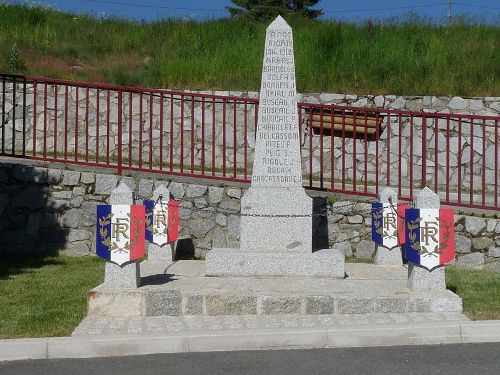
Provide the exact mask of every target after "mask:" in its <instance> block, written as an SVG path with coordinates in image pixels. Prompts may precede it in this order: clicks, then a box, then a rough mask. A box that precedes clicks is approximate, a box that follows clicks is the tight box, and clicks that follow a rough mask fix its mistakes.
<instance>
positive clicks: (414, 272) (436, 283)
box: [408, 262, 446, 291]
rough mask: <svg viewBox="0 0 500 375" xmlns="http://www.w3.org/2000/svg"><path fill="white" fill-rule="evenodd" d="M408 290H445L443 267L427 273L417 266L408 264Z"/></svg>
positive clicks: (426, 270) (424, 269)
mask: <svg viewBox="0 0 500 375" xmlns="http://www.w3.org/2000/svg"><path fill="white" fill-rule="evenodd" d="M408 288H410V289H411V290H432V291H444V290H446V279H445V273H444V267H438V268H435V269H433V270H432V271H429V270H428V269H426V268H424V267H421V266H419V265H416V264H413V263H411V262H409V263H408Z"/></svg>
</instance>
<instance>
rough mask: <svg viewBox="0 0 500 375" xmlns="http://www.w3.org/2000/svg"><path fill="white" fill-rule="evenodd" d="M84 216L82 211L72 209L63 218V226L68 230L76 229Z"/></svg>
mask: <svg viewBox="0 0 500 375" xmlns="http://www.w3.org/2000/svg"><path fill="white" fill-rule="evenodd" d="M81 216H82V211H81V210H79V209H76V208H72V209H71V210H68V211H66V212H65V213H64V215H63V216H62V218H61V224H62V226H63V227H66V228H76V227H78V223H79V222H80V217H81Z"/></svg>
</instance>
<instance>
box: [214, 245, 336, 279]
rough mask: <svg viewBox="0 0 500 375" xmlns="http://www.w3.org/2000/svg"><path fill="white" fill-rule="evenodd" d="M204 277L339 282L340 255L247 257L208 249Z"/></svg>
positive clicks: (239, 252) (245, 253)
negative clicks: (278, 277) (313, 278)
mask: <svg viewBox="0 0 500 375" xmlns="http://www.w3.org/2000/svg"><path fill="white" fill-rule="evenodd" d="M206 266H207V275H208V276H304V275H307V276H310V277H334V278H343V277H344V275H345V273H344V254H342V252H341V251H340V250H337V249H323V250H319V251H316V252H314V253H288V254H284V253H283V252H280V253H270V252H268V253H251V252H248V251H242V250H241V249H212V250H211V251H210V252H208V253H207V256H206Z"/></svg>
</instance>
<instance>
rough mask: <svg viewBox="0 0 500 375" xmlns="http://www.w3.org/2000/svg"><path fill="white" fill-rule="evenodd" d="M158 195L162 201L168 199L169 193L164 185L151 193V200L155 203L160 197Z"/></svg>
mask: <svg viewBox="0 0 500 375" xmlns="http://www.w3.org/2000/svg"><path fill="white" fill-rule="evenodd" d="M160 195H161V196H162V197H163V199H164V200H165V199H166V200H169V199H170V191H169V190H168V188H167V186H166V185H164V184H161V185H160V186H158V187H157V188H156V189H155V190H154V191H153V195H152V196H151V199H152V200H154V201H156V200H157V199H158V198H159V197H160Z"/></svg>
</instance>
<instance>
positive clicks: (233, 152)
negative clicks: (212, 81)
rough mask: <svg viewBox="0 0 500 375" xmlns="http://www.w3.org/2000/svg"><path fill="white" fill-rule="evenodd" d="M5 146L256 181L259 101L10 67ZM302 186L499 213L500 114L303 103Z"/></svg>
mask: <svg viewBox="0 0 500 375" xmlns="http://www.w3.org/2000/svg"><path fill="white" fill-rule="evenodd" d="M0 79H1V102H0V104H1V121H2V123H1V125H2V126H1V134H0V135H1V150H0V151H1V154H2V155H4V156H13V157H23V158H30V159H35V160H43V161H48V162H61V163H67V164H81V165H88V166H95V167H102V168H111V169H115V170H116V171H117V173H118V174H121V173H122V172H123V171H127V170H133V171H146V172H154V173H165V174H170V175H182V176H191V177H199V178H210V179H219V180H228V181H237V182H246V183H248V182H249V180H250V177H251V173H252V164H253V151H254V145H255V132H256V127H257V115H258V99H255V98H245V97H234V96H221V95H211V94H203V93H197V92H184V91H171V90H161V89H150V88H138V87H124V86H114V85H106V84H93V83H81V82H73V81H64V80H54V79H46V78H38V77H23V76H13V75H5V74H2V75H0ZM298 109H299V126H300V133H301V144H302V150H301V153H302V168H303V179H304V187H306V188H309V189H319V190H325V191H331V192H338V193H346V194H356V195H362V196H372V197H373V196H376V195H377V194H378V191H379V188H383V187H385V186H391V187H393V188H395V189H397V191H398V194H399V196H400V198H402V199H411V198H412V196H413V194H414V191H415V190H416V189H420V188H421V187H423V186H426V185H427V186H429V187H430V188H431V189H433V190H434V191H436V192H438V193H439V194H440V196H441V201H442V203H443V204H447V205H456V206H463V207H476V208H487V209H494V210H500V205H499V202H498V198H499V191H498V177H499V176H498V174H499V152H498V148H499V146H498V141H499V140H498V136H499V134H498V133H499V121H500V117H499V116H479V115H469V114H445V113H430V112H410V111H400V110H388V109H376V108H359V107H348V106H338V105H322V104H313V103H299V104H298Z"/></svg>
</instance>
